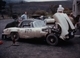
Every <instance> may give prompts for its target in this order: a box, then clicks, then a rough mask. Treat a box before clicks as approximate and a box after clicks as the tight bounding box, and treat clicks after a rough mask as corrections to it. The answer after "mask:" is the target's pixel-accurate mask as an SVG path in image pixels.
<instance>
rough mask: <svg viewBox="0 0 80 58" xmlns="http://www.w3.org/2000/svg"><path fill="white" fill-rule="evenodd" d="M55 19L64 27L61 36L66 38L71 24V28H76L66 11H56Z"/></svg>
mask: <svg viewBox="0 0 80 58" xmlns="http://www.w3.org/2000/svg"><path fill="white" fill-rule="evenodd" d="M53 17H54V19H55V20H56V23H57V24H59V25H60V26H61V28H62V32H61V35H60V38H62V39H64V38H65V35H67V34H68V33H69V32H68V30H69V25H70V27H71V29H75V28H74V26H73V24H72V22H71V21H70V19H69V17H68V16H67V15H66V14H64V13H55V14H54V15H53Z"/></svg>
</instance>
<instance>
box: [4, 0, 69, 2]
mask: <svg viewBox="0 0 80 58" xmlns="http://www.w3.org/2000/svg"><path fill="white" fill-rule="evenodd" d="M5 1H6V2H19V1H26V2H43V1H70V0H5Z"/></svg>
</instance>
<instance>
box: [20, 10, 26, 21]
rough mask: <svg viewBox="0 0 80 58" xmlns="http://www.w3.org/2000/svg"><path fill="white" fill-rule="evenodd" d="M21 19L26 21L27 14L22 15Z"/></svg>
mask: <svg viewBox="0 0 80 58" xmlns="http://www.w3.org/2000/svg"><path fill="white" fill-rule="evenodd" d="M21 19H22V20H26V19H27V12H25V13H24V14H22V15H21Z"/></svg>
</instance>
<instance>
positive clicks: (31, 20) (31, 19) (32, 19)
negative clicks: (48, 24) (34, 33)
mask: <svg viewBox="0 0 80 58" xmlns="http://www.w3.org/2000/svg"><path fill="white" fill-rule="evenodd" d="M37 20H40V19H34V18H30V19H26V20H23V21H22V22H24V21H29V22H33V21H37ZM40 21H42V20H40Z"/></svg>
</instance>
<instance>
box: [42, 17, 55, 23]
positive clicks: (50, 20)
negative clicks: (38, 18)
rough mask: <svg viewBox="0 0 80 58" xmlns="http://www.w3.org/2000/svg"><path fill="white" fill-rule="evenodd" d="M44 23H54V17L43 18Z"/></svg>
mask: <svg viewBox="0 0 80 58" xmlns="http://www.w3.org/2000/svg"><path fill="white" fill-rule="evenodd" d="M44 21H45V22H46V23H54V22H55V19H53V18H49V19H47V18H46V19H45V20H44Z"/></svg>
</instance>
